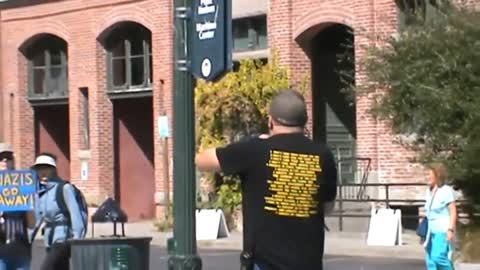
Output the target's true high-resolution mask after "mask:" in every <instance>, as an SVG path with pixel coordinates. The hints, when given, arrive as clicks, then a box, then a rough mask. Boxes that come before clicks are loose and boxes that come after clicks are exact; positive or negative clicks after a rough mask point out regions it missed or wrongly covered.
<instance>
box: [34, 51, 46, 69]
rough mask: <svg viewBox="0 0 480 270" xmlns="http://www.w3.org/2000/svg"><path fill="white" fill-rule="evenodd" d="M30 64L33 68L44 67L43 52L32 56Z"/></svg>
mask: <svg viewBox="0 0 480 270" xmlns="http://www.w3.org/2000/svg"><path fill="white" fill-rule="evenodd" d="M32 63H33V66H34V67H43V66H45V52H44V51H40V52H37V53H35V54H34V55H33V57H32Z"/></svg>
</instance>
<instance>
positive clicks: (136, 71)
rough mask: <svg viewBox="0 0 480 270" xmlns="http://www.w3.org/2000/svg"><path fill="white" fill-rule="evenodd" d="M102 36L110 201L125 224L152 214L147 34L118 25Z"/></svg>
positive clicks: (139, 27)
mask: <svg viewBox="0 0 480 270" xmlns="http://www.w3.org/2000/svg"><path fill="white" fill-rule="evenodd" d="M106 31H108V32H107V33H104V34H102V38H101V42H102V44H103V46H104V48H105V50H106V58H107V59H106V63H107V69H106V70H107V74H106V75H107V76H106V77H107V81H106V86H107V93H108V95H109V97H110V100H111V101H112V103H113V132H114V134H113V135H114V162H115V164H114V165H115V170H114V177H115V197H116V199H117V200H119V201H120V205H121V207H122V208H123V209H124V210H125V211H126V212H127V214H128V217H129V219H130V220H139V219H148V218H153V217H154V216H155V202H154V195H155V171H154V169H155V168H154V138H153V134H154V126H153V123H154V120H153V119H154V118H153V97H152V78H153V76H152V74H153V67H152V46H151V44H152V34H151V32H150V30H149V29H147V28H145V27H144V26H142V25H140V24H138V23H134V22H122V23H118V24H116V25H113V26H112V27H110V29H109V30H106Z"/></svg>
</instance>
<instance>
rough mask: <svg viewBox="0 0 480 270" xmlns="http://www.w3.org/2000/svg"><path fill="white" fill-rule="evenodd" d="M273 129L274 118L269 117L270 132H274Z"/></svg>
mask: <svg viewBox="0 0 480 270" xmlns="http://www.w3.org/2000/svg"><path fill="white" fill-rule="evenodd" d="M272 129H273V120H272V118H271V117H270V116H269V117H268V130H272Z"/></svg>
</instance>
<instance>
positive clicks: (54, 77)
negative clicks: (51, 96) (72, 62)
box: [48, 67, 66, 95]
mask: <svg viewBox="0 0 480 270" xmlns="http://www.w3.org/2000/svg"><path fill="white" fill-rule="evenodd" d="M63 71H64V69H63V68H62V67H52V68H50V80H49V85H48V91H49V92H51V93H56V95H63V94H64V93H63V92H64V91H65V90H66V89H65V88H66V82H65V77H64V76H63V75H64V72H63Z"/></svg>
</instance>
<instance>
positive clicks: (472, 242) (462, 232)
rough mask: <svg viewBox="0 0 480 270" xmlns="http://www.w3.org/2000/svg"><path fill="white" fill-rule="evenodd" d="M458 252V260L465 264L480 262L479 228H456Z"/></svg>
mask: <svg viewBox="0 0 480 270" xmlns="http://www.w3.org/2000/svg"><path fill="white" fill-rule="evenodd" d="M458 232H459V239H458V240H459V242H460V250H461V251H462V252H459V253H458V254H457V255H459V258H458V259H459V260H460V261H462V262H467V263H478V262H480V228H479V227H475V226H461V227H459V228H458Z"/></svg>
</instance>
